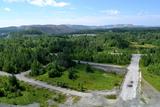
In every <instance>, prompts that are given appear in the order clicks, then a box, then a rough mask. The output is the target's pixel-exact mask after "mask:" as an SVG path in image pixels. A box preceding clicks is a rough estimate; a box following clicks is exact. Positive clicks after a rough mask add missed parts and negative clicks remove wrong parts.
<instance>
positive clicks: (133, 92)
mask: <svg viewBox="0 0 160 107" xmlns="http://www.w3.org/2000/svg"><path fill="white" fill-rule="evenodd" d="M140 58H141V55H140V54H133V55H132V60H131V64H130V65H129V66H128V72H127V74H126V76H125V80H124V82H123V85H122V90H121V93H120V98H121V99H122V100H123V101H128V100H133V99H135V98H136V96H137V89H138V85H139V81H140V72H139V61H140Z"/></svg>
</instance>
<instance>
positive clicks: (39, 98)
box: [0, 77, 65, 107]
mask: <svg viewBox="0 0 160 107" xmlns="http://www.w3.org/2000/svg"><path fill="white" fill-rule="evenodd" d="M6 79H7V77H0V83H1V84H3V82H4V81H5V80H6ZM20 84H21V86H23V87H25V90H24V91H22V92H21V93H22V95H21V96H18V97H15V96H14V97H13V96H12V95H10V96H7V97H0V103H4V104H14V105H27V104H32V103H40V105H41V107H47V106H48V103H47V100H49V99H53V100H54V101H55V102H57V103H63V102H64V101H65V96H64V95H60V94H58V93H55V92H53V91H52V92H51V91H48V90H46V89H41V88H35V87H33V86H29V85H28V84H26V83H23V82H20Z"/></svg>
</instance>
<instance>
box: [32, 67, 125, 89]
mask: <svg viewBox="0 0 160 107" xmlns="http://www.w3.org/2000/svg"><path fill="white" fill-rule="evenodd" d="M74 69H75V70H76V71H77V75H78V78H77V79H76V80H70V79H69V78H68V71H65V72H64V74H63V76H61V77H59V78H49V77H48V73H46V74H44V75H40V76H38V77H35V78H36V79H37V80H41V81H45V82H47V83H49V84H52V85H57V83H59V82H62V83H65V84H67V86H68V88H70V89H75V90H79V91H81V87H83V89H84V90H85V91H86V90H111V89H113V88H114V87H115V86H119V85H120V84H121V82H122V80H123V77H124V76H123V75H116V74H112V73H105V72H103V71H101V70H97V69H93V70H94V73H87V72H86V71H85V65H77V66H75V67H74Z"/></svg>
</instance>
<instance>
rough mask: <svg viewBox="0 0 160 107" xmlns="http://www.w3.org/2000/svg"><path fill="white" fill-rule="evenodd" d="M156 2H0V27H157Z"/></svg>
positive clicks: (159, 11)
mask: <svg viewBox="0 0 160 107" xmlns="http://www.w3.org/2000/svg"><path fill="white" fill-rule="evenodd" d="M159 5H160V0H0V27H7V26H20V25H35V24H36V25H37V24H41V25H44V24H55V25H59V24H74V25H75V24H76V25H97V26H99V25H111V24H134V25H145V26H160V6H159Z"/></svg>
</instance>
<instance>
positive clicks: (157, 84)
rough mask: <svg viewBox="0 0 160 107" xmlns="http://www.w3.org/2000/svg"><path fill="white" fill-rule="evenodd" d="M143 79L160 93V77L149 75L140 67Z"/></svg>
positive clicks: (145, 69)
mask: <svg viewBox="0 0 160 107" xmlns="http://www.w3.org/2000/svg"><path fill="white" fill-rule="evenodd" d="M141 71H142V75H143V78H144V79H145V80H146V81H148V82H149V83H150V84H151V85H152V86H153V87H154V88H156V89H157V90H158V91H160V76H158V75H154V74H151V73H149V72H148V71H147V68H144V67H141Z"/></svg>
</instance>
